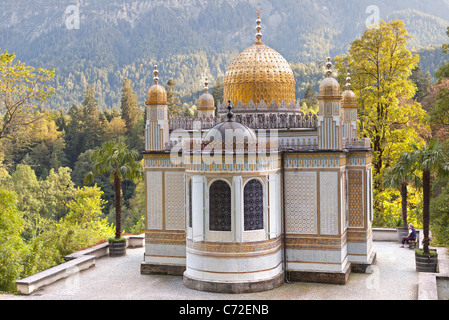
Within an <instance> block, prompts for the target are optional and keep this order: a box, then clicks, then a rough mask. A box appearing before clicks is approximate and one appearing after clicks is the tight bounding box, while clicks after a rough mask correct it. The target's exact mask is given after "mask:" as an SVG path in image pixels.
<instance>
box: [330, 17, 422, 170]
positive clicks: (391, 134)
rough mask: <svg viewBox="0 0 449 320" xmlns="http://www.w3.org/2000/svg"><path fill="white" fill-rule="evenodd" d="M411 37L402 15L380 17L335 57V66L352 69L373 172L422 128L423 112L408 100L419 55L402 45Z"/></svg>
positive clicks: (380, 168)
mask: <svg viewBox="0 0 449 320" xmlns="http://www.w3.org/2000/svg"><path fill="white" fill-rule="evenodd" d="M410 37H411V36H410V35H409V34H408V33H407V30H406V29H405V25H404V23H403V22H402V21H398V20H394V21H391V22H389V23H386V22H385V21H382V22H381V23H380V26H379V28H378V29H375V28H374V29H367V30H366V31H365V33H364V34H363V36H362V37H361V38H360V39H357V40H355V41H354V42H353V43H352V44H351V48H350V50H349V55H347V56H344V57H337V58H336V61H337V68H338V70H340V71H346V70H349V72H350V73H351V75H352V80H353V81H352V83H353V90H354V92H355V93H356V94H357V96H358V103H359V105H360V108H359V113H358V114H359V120H360V135H361V136H363V137H370V138H371V140H372V147H373V150H374V152H373V167H374V173H375V174H376V175H377V174H380V173H381V170H382V169H383V168H384V167H388V166H389V165H390V164H391V163H394V162H395V160H396V159H398V158H399V156H400V155H401V154H402V152H404V151H405V150H406V146H407V145H409V144H410V143H412V142H415V141H417V139H418V132H420V131H422V130H424V116H425V112H424V110H423V109H422V107H421V105H420V104H419V103H417V102H415V101H413V100H411V99H412V98H413V97H414V96H415V93H416V86H415V85H414V84H413V82H412V81H411V80H409V76H410V75H411V74H412V70H413V69H414V68H415V67H416V66H417V63H418V61H419V57H418V56H413V55H412V53H411V51H410V50H408V49H407V41H408V39H410ZM340 74H341V75H344V72H340Z"/></svg>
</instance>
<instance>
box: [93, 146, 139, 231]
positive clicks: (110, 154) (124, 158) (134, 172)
mask: <svg viewBox="0 0 449 320" xmlns="http://www.w3.org/2000/svg"><path fill="white" fill-rule="evenodd" d="M139 158H140V155H139V154H138V153H137V151H136V150H129V149H128V147H127V146H126V144H125V143H124V142H123V141H118V142H116V141H108V142H105V143H104V144H103V145H102V146H101V148H96V149H95V150H94V152H93V154H92V156H91V158H90V159H91V161H92V163H93V170H92V171H91V172H89V173H88V174H87V175H86V176H85V183H88V184H89V183H92V182H93V181H94V178H95V176H96V175H98V174H104V173H109V177H110V181H111V183H113V184H114V192H115V215H116V217H115V222H116V226H115V228H116V233H115V236H116V238H120V235H121V234H122V227H121V226H122V199H121V198H122V196H121V193H122V181H123V180H134V181H139V180H141V179H143V175H144V171H143V166H142V163H141V162H140V160H139Z"/></svg>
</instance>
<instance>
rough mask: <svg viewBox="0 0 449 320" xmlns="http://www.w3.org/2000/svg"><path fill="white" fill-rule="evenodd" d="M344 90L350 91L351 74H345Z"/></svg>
mask: <svg viewBox="0 0 449 320" xmlns="http://www.w3.org/2000/svg"><path fill="white" fill-rule="evenodd" d="M346 90H351V74H350V73H349V72H348V73H347V74H346Z"/></svg>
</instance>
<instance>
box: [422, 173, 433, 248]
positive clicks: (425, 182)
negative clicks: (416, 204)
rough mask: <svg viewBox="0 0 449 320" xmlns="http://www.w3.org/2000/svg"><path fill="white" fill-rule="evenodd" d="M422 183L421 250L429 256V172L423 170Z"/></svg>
mask: <svg viewBox="0 0 449 320" xmlns="http://www.w3.org/2000/svg"><path fill="white" fill-rule="evenodd" d="M422 183H423V214H422V215H423V217H422V219H423V233H424V238H423V249H424V253H425V254H429V252H430V251H429V226H430V187H431V186H430V171H429V170H424V171H423V176H422Z"/></svg>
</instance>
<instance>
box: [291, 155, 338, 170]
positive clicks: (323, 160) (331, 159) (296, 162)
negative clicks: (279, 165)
mask: <svg viewBox="0 0 449 320" xmlns="http://www.w3.org/2000/svg"><path fill="white" fill-rule="evenodd" d="M340 166H341V163H340V155H338V154H325V153H323V154H310V155H303V154H289V155H286V156H285V168H287V169H296V168H339V167H340Z"/></svg>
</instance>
